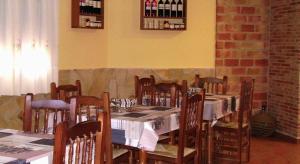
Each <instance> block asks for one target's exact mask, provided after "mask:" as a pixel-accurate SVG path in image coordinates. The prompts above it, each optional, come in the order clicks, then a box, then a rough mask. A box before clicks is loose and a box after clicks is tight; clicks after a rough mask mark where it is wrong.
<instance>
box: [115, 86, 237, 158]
mask: <svg viewBox="0 0 300 164" xmlns="http://www.w3.org/2000/svg"><path fill="white" fill-rule="evenodd" d="M196 91H197V90H196ZM114 100H116V99H114ZM144 101H145V102H147V100H146V99H145V100H143V102H144ZM165 101H167V102H166V104H169V101H170V99H165ZM119 102H122V103H121V104H123V105H122V106H123V111H117V112H112V114H111V115H112V116H111V127H112V129H113V131H112V134H113V135H112V136H113V138H112V141H113V143H117V144H122V145H126V146H129V147H134V148H138V149H143V150H145V151H154V150H155V147H156V144H157V142H158V139H159V135H162V134H165V133H168V132H172V131H174V130H177V129H179V117H180V106H179V107H173V108H171V107H168V106H167V107H158V106H143V105H137V106H133V107H128V106H126V104H133V103H132V102H134V100H132V99H123V100H119ZM238 107H239V96H237V95H222V94H211V93H207V94H206V97H205V101H204V109H203V121H204V122H206V123H207V124H208V126H207V127H208V129H207V161H206V162H207V163H209V164H211V163H212V144H213V143H212V137H213V130H212V128H213V126H214V125H215V124H216V123H217V122H218V121H219V120H220V119H221V118H224V117H226V116H228V115H230V114H232V113H234V112H236V111H238ZM127 109H128V110H127Z"/></svg>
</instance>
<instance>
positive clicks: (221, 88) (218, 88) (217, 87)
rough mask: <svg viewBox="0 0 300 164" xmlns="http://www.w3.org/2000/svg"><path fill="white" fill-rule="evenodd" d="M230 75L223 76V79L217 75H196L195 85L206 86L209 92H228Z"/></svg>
mask: <svg viewBox="0 0 300 164" xmlns="http://www.w3.org/2000/svg"><path fill="white" fill-rule="evenodd" d="M227 83H228V77H227V76H223V79H220V78H216V77H200V76H199V75H198V74H197V75H195V82H194V84H193V86H194V87H199V88H205V89H206V92H207V93H214V94H226V93H227Z"/></svg>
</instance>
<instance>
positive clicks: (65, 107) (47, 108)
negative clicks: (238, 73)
mask: <svg viewBox="0 0 300 164" xmlns="http://www.w3.org/2000/svg"><path fill="white" fill-rule="evenodd" d="M69 110H70V105H69V104H68V103H66V102H64V101H62V100H33V94H31V93H28V94H26V96H25V103H24V113H23V131H25V132H34V133H40V132H41V133H50V132H51V130H53V131H52V133H55V127H56V125H57V123H58V122H62V121H64V120H68V119H69V116H68V113H69ZM32 117H34V122H33V118H32ZM41 117H42V118H41ZM40 118H41V119H42V120H41V119H40ZM41 124H42V129H41V128H40V125H41ZM51 124H52V125H51ZM32 128H33V130H32ZM52 128H53V129H52Z"/></svg>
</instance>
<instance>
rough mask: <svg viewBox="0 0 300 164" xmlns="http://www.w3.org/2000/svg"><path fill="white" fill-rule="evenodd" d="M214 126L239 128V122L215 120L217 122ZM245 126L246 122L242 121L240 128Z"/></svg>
mask: <svg viewBox="0 0 300 164" xmlns="http://www.w3.org/2000/svg"><path fill="white" fill-rule="evenodd" d="M215 126H218V127H224V128H230V129H238V128H239V124H238V123H237V122H221V121H219V122H217V124H216V125H215ZM246 126H248V124H247V123H243V125H242V128H245V127H246Z"/></svg>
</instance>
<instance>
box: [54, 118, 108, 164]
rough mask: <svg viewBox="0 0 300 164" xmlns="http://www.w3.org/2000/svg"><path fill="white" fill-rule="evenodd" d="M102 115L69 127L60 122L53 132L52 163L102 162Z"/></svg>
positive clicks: (104, 132) (103, 150) (90, 163)
mask: <svg viewBox="0 0 300 164" xmlns="http://www.w3.org/2000/svg"><path fill="white" fill-rule="evenodd" d="M101 115H102V114H101ZM104 117H105V116H100V117H99V118H98V121H85V122H81V123H78V124H76V125H74V126H71V127H69V126H70V124H69V123H68V122H62V123H60V124H59V125H58V126H57V131H56V133H55V140H54V142H55V143H54V153H53V163H55V164H65V163H69V164H72V163H87V164H92V163H95V164H102V163H104V152H105V139H104V136H105V135H106V131H105V128H104V127H105V126H106V123H105V121H104Z"/></svg>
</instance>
